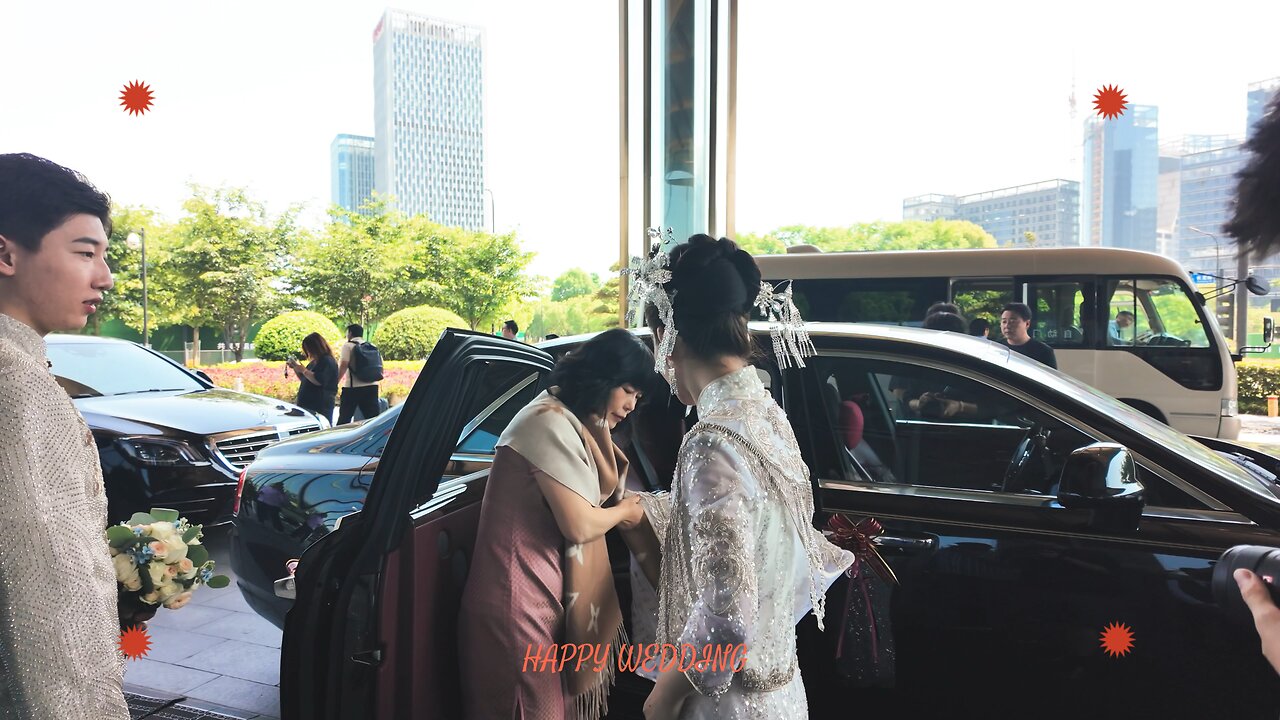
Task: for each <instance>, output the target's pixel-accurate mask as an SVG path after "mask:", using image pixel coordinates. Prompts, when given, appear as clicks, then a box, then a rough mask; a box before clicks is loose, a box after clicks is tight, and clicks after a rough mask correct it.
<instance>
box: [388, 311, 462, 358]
mask: <svg viewBox="0 0 1280 720" xmlns="http://www.w3.org/2000/svg"><path fill="white" fill-rule="evenodd" d="M449 327H455V328H464V329H465V328H466V327H467V321H466V320H463V319H462V318H460V317H458V316H457V315H455V314H453V313H451V312H449V311H448V310H444V309H441V308H437V307H431V306H430V305H421V306H419V307H412V308H405V309H404V310H398V311H396V312H394V313H391V314H390V315H388V316H387V319H386V320H383V321H382V325H380V326H379V327H378V336H377V337H376V338H374V342H375V344H376V345H377V346H378V350H380V351H381V352H382V357H383V359H384V360H421V359H423V358H425V357H426V356H428V355H430V354H431V350H432V348H434V347H435V346H436V341H437V340H439V339H440V334H441V333H443V332H444V329H445V328H449Z"/></svg>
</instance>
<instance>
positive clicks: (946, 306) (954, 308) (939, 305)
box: [924, 300, 964, 318]
mask: <svg viewBox="0 0 1280 720" xmlns="http://www.w3.org/2000/svg"><path fill="white" fill-rule="evenodd" d="M940 312H946V313H951V314H953V315H959V316H960V317H962V318H963V317H964V313H962V312H960V306H959V305H956V304H955V303H949V302H946V301H945V300H939V301H938V302H936V303H934V304H932V305H930V306H929V309H928V310H925V311H924V316H925V317H926V318H928V317H929V316H930V315H932V314H934V313H940Z"/></svg>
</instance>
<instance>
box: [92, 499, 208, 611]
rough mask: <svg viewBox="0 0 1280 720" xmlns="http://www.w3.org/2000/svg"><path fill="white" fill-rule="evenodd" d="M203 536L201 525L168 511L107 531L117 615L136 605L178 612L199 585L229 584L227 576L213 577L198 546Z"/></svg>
mask: <svg viewBox="0 0 1280 720" xmlns="http://www.w3.org/2000/svg"><path fill="white" fill-rule="evenodd" d="M202 536H203V531H202V527H201V526H200V525H192V524H190V523H188V522H187V519H186V518H181V517H178V512H177V511H176V510H169V509H167V508H154V509H152V510H151V512H149V513H143V512H140V513H134V515H133V517H131V518H129V520H128V522H124V523H121V524H119V525H113V526H112V527H109V528H107V532H106V537H107V544H108V545H109V546H110V548H111V562H112V565H114V566H115V571H116V582H117V586H118V588H119V589H120V605H121V610H122V612H124V611H125V609H126V608H130V609H132V608H136V607H138V606H139V605H149V606H155V605H164V606H165V607H166V608H169V609H171V610H177V609H178V608H180V607H182V606H183V605H186V604H187V602H189V601H190V600H191V594H192V592H193V591H194V590H195V589H196V588H197V587H198V586H200V585H208V586H209V587H211V588H224V587H226V586H227V585H228V584H230V582H231V581H230V578H228V577H227V576H226V575H214V574H213V568H214V562H213V561H212V560H210V559H209V551H208V550H207V549H206V548H205V547H204V545H203V544H201V542H200V539H201V537H202Z"/></svg>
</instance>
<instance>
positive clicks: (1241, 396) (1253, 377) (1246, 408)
mask: <svg viewBox="0 0 1280 720" xmlns="http://www.w3.org/2000/svg"><path fill="white" fill-rule="evenodd" d="M1236 383H1237V392H1236V395H1237V399H1238V402H1239V411H1240V412H1241V413H1243V414H1246V415H1266V414H1267V396H1268V395H1280V363H1270V362H1238V363H1236Z"/></svg>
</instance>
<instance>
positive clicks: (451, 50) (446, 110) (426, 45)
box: [373, 9, 484, 229]
mask: <svg viewBox="0 0 1280 720" xmlns="http://www.w3.org/2000/svg"><path fill="white" fill-rule="evenodd" d="M483 69H484V34H483V32H482V31H481V30H480V29H479V28H474V27H470V26H467V25H459V24H457V23H451V22H445V21H441V20H434V19H432V18H428V17H424V16H421V15H416V14H412V13H407V12H404V11H402V10H390V9H389V10H387V11H386V12H385V13H384V14H383V16H382V19H381V20H380V21H379V22H378V26H377V28H376V29H375V30H374V31H373V82H374V113H373V115H374V138H375V147H376V162H375V164H374V167H375V170H376V181H375V183H374V185H375V187H376V188H377V189H378V192H379V193H381V194H384V195H393V196H394V197H395V205H396V207H397V208H398V209H400V210H401V211H402V212H405V213H409V214H418V213H425V214H426V215H427V216H428V217H429V218H430V219H431V220H432V221H434V222H438V223H441V224H444V225H454V226H461V227H466V228H473V229H478V228H480V227H482V226H483V225H484V72H483Z"/></svg>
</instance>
